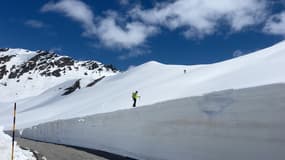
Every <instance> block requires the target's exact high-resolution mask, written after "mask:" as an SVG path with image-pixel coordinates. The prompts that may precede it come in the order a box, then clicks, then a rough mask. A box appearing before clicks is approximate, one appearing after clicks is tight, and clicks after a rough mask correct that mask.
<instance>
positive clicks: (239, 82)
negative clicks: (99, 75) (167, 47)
mask: <svg viewBox="0 0 285 160" xmlns="http://www.w3.org/2000/svg"><path fill="white" fill-rule="evenodd" d="M284 52H285V41H284V42H281V43H278V44H276V45H274V46H272V47H269V48H267V49H263V50H260V51H257V52H254V53H252V54H249V55H246V56H242V57H238V58H235V59H231V60H228V61H224V62H220V63H215V64H209V65H194V66H181V65H165V64H161V63H158V62H154V61H152V62H148V63H146V64H143V65H140V66H138V67H135V68H132V69H130V70H128V71H126V72H124V73H119V74H117V75H114V76H110V77H106V78H104V79H103V80H101V81H99V82H98V83H96V84H95V85H94V86H92V87H88V88H83V89H81V90H79V91H77V92H75V93H72V94H70V95H67V96H65V97H63V96H61V94H62V90H59V88H61V87H60V85H63V86H64V85H66V84H65V83H67V82H64V83H62V84H60V85H59V86H56V87H54V88H52V89H50V90H49V91H47V92H45V93H43V94H41V95H39V96H36V97H32V98H29V99H25V100H22V101H18V104H19V105H18V106H19V111H20V113H19V114H18V116H19V117H18V120H19V122H18V128H23V127H28V126H32V125H35V124H39V123H42V122H47V121H53V120H57V119H67V118H73V117H80V116H85V115H92V114H97V113H104V112H111V111H116V110H121V109H129V108H131V104H132V100H131V97H130V95H131V93H132V92H133V91H134V90H138V91H139V94H140V95H141V99H140V100H139V102H138V105H139V106H142V105H149V104H153V103H157V102H162V101H166V100H171V99H178V98H183V97H190V96H198V95H203V94H205V93H209V92H213V91H220V90H225V89H238V88H247V87H253V86H260V85H266V84H273V83H282V82H285V74H283V72H284V71H283V68H284V67H285V54H284ZM184 69H187V70H188V72H187V74H184V73H183V70H184ZM2 94H3V93H2ZM46 99H52V100H47V101H46ZM3 105H4V106H6V107H3V108H4V110H5V111H4V110H3V109H0V115H1V116H0V121H1V123H4V125H5V126H9V124H7V123H6V122H8V121H9V119H7V118H8V117H7V115H8V113H9V112H12V111H9V110H7V107H9V106H12V104H11V103H5V104H4V103H3V104H2V106H3ZM5 108H6V109H5ZM9 109H11V107H10V108H9ZM33 115H37V116H33ZM5 123H6V124H5Z"/></svg>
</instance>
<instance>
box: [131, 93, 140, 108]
mask: <svg viewBox="0 0 285 160" xmlns="http://www.w3.org/2000/svg"><path fill="white" fill-rule="evenodd" d="M132 98H133V101H134V103H133V107H136V104H137V99H138V98H140V96H139V95H138V91H135V92H133V94H132Z"/></svg>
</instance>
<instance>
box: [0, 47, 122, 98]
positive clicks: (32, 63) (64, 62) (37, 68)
mask: <svg viewBox="0 0 285 160" xmlns="http://www.w3.org/2000/svg"><path fill="white" fill-rule="evenodd" d="M116 73H117V71H116V69H115V68H114V67H113V66H112V65H104V64H102V63H100V62H97V61H76V60H73V59H72V58H70V57H67V56H60V55H58V54H55V53H53V52H48V51H36V52H34V51H29V50H25V49H9V48H6V49H5V48H4V49H0V97H1V100H0V101H1V102H5V101H6V102H7V101H17V100H19V99H23V98H27V97H31V96H37V95H39V94H40V93H42V92H44V91H45V90H47V89H49V88H51V87H53V86H56V85H58V84H60V83H63V82H65V81H68V80H73V79H81V78H88V79H93V80H94V79H97V78H100V77H102V76H109V75H114V74H116Z"/></svg>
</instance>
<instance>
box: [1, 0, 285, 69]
mask: <svg viewBox="0 0 285 160" xmlns="http://www.w3.org/2000/svg"><path fill="white" fill-rule="evenodd" d="M284 8H285V1H284V0H271V1H270V0H236V1H233V0H211V1H209V0H208V1H207V0H177V1H173V0H169V1H167V0H164V1H162V0H108V1H107V0H104V1H102V0H37V1H35V0H25V1H18V0H4V1H1V10H0V20H1V21H0V35H1V36H0V47H8V48H26V49H30V50H39V49H41V50H54V51H56V52H58V53H60V54H63V55H68V56H71V57H74V58H76V59H79V60H87V59H94V60H98V61H101V62H103V63H106V64H113V65H115V66H116V67H117V68H119V69H121V70H125V69H127V68H128V67H130V66H135V65H139V64H142V63H144V62H147V61H150V60H155V61H159V62H162V63H167V64H205V63H213V62H217V61H222V60H225V59H230V58H233V57H234V56H239V55H243V54H247V53H249V52H252V51H255V50H259V49H262V48H266V47H269V46H271V45H273V44H275V43H277V42H279V41H282V40H283V39H284V36H285V9H284Z"/></svg>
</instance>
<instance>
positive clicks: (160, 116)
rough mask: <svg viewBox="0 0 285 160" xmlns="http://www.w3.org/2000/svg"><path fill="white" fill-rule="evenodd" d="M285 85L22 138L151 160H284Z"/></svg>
mask: <svg viewBox="0 0 285 160" xmlns="http://www.w3.org/2000/svg"><path fill="white" fill-rule="evenodd" d="M284 93H285V84H276V85H269V86H262V87H256V88H248V89H242V90H227V91H222V92H214V93H211V94H207V95H204V96H200V97H191V98H184V99H179V100H172V101H167V102H163V103H157V104H153V105H150V106H145V107H140V108H134V109H131V110H123V111H116V112H112V113H104V114H97V115H93V116H87V117H81V118H74V119H70V120H59V121H55V122H49V123H45V124H41V125H38V126H34V127H31V128H29V129H25V130H24V131H23V132H22V136H23V137H27V138H32V139H35V140H40V141H46V142H53V143H61V144H67V145H74V146H81V147H87V148H94V149H99V150H104V151H109V152H113V153H117V154H121V155H125V156H130V157H133V158H138V159H152V160H174V159H175V160H185V159H191V160H221V159H230V160H268V159H272V160H284V158H285V137H284V135H285V106H284V104H285V94H284Z"/></svg>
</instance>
